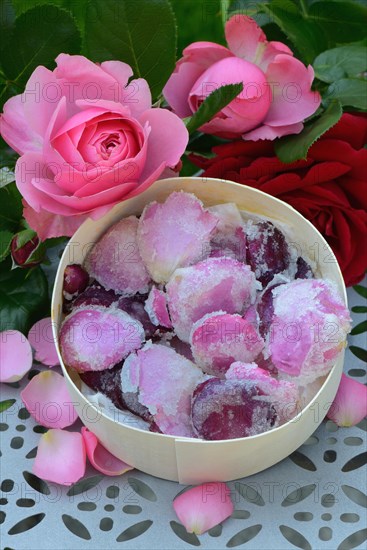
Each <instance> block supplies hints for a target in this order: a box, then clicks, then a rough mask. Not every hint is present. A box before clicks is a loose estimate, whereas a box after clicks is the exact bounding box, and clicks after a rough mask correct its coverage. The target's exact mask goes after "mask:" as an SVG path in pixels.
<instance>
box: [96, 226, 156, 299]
mask: <svg viewBox="0 0 367 550" xmlns="http://www.w3.org/2000/svg"><path fill="white" fill-rule="evenodd" d="M138 223H139V222H138V219H137V218H136V217H135V216H129V217H128V218H124V219H122V220H120V221H119V222H117V223H116V224H115V225H113V226H112V227H110V229H108V231H107V232H106V233H105V234H104V235H103V236H102V237H101V238H100V239H99V241H98V242H97V243H96V244H95V245H94V247H93V248H92V250H91V252H90V254H89V255H88V257H87V260H86V267H87V269H88V271H89V273H90V275H91V276H92V277H94V278H95V279H97V281H98V282H99V283H101V284H102V285H103V286H104V287H105V288H106V289H107V290H111V289H112V290H114V291H115V292H116V293H117V294H122V295H123V296H131V295H133V294H136V293H137V292H140V293H144V292H147V291H148V289H149V282H150V277H149V274H148V272H147V270H146V268H145V265H144V263H143V261H142V259H141V256H140V253H139V249H138V244H137V235H136V234H137V229H138Z"/></svg>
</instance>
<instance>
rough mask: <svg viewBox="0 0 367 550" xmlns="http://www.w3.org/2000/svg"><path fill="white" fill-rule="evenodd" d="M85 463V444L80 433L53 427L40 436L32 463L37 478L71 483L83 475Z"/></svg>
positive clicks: (64, 483) (61, 483) (62, 483)
mask: <svg viewBox="0 0 367 550" xmlns="http://www.w3.org/2000/svg"><path fill="white" fill-rule="evenodd" d="M85 465H86V453H85V446H84V441H83V437H82V435H81V434H80V433H77V432H67V431H66V430H58V429H55V430H48V432H46V433H45V434H43V435H42V436H41V439H40V442H39V444H38V450H37V456H36V458H35V460H34V464H33V473H34V474H36V476H38V477H39V478H41V479H44V480H46V481H52V482H54V483H59V484H60V485H72V484H73V483H76V482H77V481H78V480H79V479H81V478H82V477H83V476H84V474H85Z"/></svg>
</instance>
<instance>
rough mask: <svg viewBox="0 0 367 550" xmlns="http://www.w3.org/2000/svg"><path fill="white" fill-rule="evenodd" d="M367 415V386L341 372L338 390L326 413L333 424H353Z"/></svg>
mask: <svg viewBox="0 0 367 550" xmlns="http://www.w3.org/2000/svg"><path fill="white" fill-rule="evenodd" d="M366 415H367V387H366V386H365V385H364V384H362V383H361V382H357V381H356V380H353V379H352V378H349V377H348V376H345V374H342V377H341V380H340V385H339V388H338V392H337V394H336V396H335V399H334V401H333V403H332V405H331V407H330V409H329V411H328V413H327V417H328V418H330V420H333V422H335V424H337V425H338V426H343V427H350V426H355V425H356V424H358V422H360V421H361V420H362V419H363V418H364V417H365V416H366Z"/></svg>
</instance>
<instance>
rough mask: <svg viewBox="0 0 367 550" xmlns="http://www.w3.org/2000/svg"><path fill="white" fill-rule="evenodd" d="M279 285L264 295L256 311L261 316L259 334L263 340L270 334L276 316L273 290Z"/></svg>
mask: <svg viewBox="0 0 367 550" xmlns="http://www.w3.org/2000/svg"><path fill="white" fill-rule="evenodd" d="M277 286H279V285H273V286H271V287H270V288H267V289H266V290H265V292H264V293H263V294H262V296H261V298H260V300H259V302H258V304H257V306H256V309H257V313H258V314H259V319H260V321H259V332H260V334H261V336H262V337H263V338H265V336H266V335H267V333H268V332H269V328H270V325H271V322H272V320H273V315H274V305H273V289H274V288H276V287H277Z"/></svg>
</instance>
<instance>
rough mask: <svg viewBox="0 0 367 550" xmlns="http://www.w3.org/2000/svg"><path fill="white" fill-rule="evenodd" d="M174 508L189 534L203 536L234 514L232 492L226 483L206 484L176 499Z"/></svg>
mask: <svg viewBox="0 0 367 550" xmlns="http://www.w3.org/2000/svg"><path fill="white" fill-rule="evenodd" d="M173 508H174V510H175V512H176V514H177V517H178V519H179V520H180V521H181V523H183V525H184V526H185V528H186V531H187V532H188V533H195V534H196V535H202V534H203V533H205V532H206V531H208V530H209V529H211V528H212V527H215V526H216V525H218V523H221V522H222V521H224V520H225V519H227V518H228V517H229V516H230V515H231V514H232V513H233V503H232V500H231V492H230V490H229V487H228V486H227V485H226V484H225V483H219V482H215V483H204V484H203V485H198V486H197V487H193V488H192V489H189V490H188V491H185V492H184V493H182V494H181V495H179V496H178V497H176V498H175V500H174V501H173Z"/></svg>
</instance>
